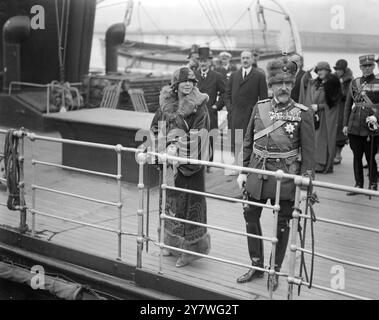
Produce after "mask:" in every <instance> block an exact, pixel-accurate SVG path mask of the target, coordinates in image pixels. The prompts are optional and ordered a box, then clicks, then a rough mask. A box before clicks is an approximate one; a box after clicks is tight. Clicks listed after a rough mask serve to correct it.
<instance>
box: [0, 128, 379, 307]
mask: <svg viewBox="0 0 379 320" xmlns="http://www.w3.org/2000/svg"><path fill="white" fill-rule="evenodd" d="M0 133H3V134H5V133H7V130H3V129H0ZM14 135H15V136H17V137H19V138H20V140H21V143H20V153H19V160H20V163H21V164H22V167H23V161H24V138H25V137H27V138H28V139H29V140H30V141H31V142H34V141H36V140H42V141H50V142H56V143H67V144H73V145H81V146H87V147H94V148H102V149H107V150H113V151H115V152H116V154H117V174H108V173H104V172H98V171H92V170H85V169H80V168H76V167H70V166H64V165H60V164H55V163H50V162H44V161H39V160H36V159H32V160H31V163H32V165H33V184H32V185H31V188H32V207H31V208H27V207H26V205H20V206H19V208H18V209H19V210H20V232H25V231H26V230H25V226H26V212H29V213H31V215H32V230H31V235H32V236H35V216H36V215H41V216H46V217H50V218H55V219H59V220H62V221H66V222H71V223H75V224H79V225H83V226H87V227H91V228H95V229H99V230H103V231H108V232H112V233H116V234H117V240H118V241H117V259H118V260H121V252H122V235H131V234H130V233H126V232H124V231H123V230H122V208H123V205H122V188H121V154H122V152H133V153H135V154H136V155H137V163H138V166H139V177H138V178H139V179H138V185H137V186H138V194H139V202H138V209H137V218H138V233H137V234H136V235H135V236H136V238H137V239H136V241H137V263H136V267H137V268H142V250H143V244H144V243H148V242H152V243H153V244H154V245H156V246H158V247H159V248H160V255H159V271H158V272H159V273H163V271H162V269H163V268H162V267H163V254H162V251H163V250H162V249H164V248H166V249H170V250H174V251H177V252H181V253H187V254H191V255H194V256H198V257H202V258H206V259H210V260H213V261H217V262H221V263H226V264H230V265H235V266H240V267H245V268H250V269H255V270H259V271H263V272H266V273H268V274H269V277H274V276H275V275H278V276H279V277H286V278H287V282H288V291H287V299H289V300H292V299H293V286H294V285H298V286H301V285H307V286H308V285H309V283H307V282H306V281H304V280H303V279H302V278H300V277H299V276H296V275H295V268H296V252H303V253H306V254H312V252H311V251H310V250H306V249H304V248H302V247H299V246H297V245H296V241H297V230H298V225H299V219H300V218H304V219H310V218H311V217H310V216H307V215H303V214H301V210H300V203H301V187H308V186H309V185H310V183H312V184H313V186H316V187H320V188H326V189H332V190H338V191H354V192H357V193H359V194H364V195H368V196H375V197H379V192H378V191H373V190H367V189H360V188H355V187H349V186H344V185H339V184H333V183H327V182H322V181H316V180H312V182H311V181H310V178H309V177H304V176H298V175H293V174H287V173H284V172H283V171H282V170H278V171H266V170H260V169H253V168H245V167H240V166H235V165H228V164H223V163H218V162H209V161H205V160H198V159H188V158H181V157H176V156H171V155H168V154H165V153H156V152H152V151H151V150H150V149H148V150H141V149H138V148H129V147H124V146H122V145H120V144H117V145H108V144H101V143H94V142H86V141H79V140H70V139H60V138H53V137H48V136H41V135H36V134H34V133H32V132H28V131H26V130H24V129H21V130H18V131H15V132H14ZM152 157H157V158H158V159H159V160H160V163H162V164H163V174H162V184H161V185H160V188H161V190H162V213H161V214H160V221H159V224H160V234H159V235H158V237H159V239H158V240H154V239H152V238H150V237H149V236H146V235H145V234H144V212H145V211H144V188H145V186H144V170H143V167H144V165H145V164H146V163H147V162H148V161H149V160H151V158H152ZM169 162H171V163H174V164H179V163H187V164H195V165H196V164H197V165H205V166H211V167H216V168H223V169H231V170H237V171H239V172H246V173H255V174H265V175H267V176H272V177H275V179H276V197H275V204H274V205H267V204H261V203H255V202H252V201H247V200H243V199H235V198H231V197H227V196H222V195H217V194H212V193H207V192H200V191H195V190H189V189H183V188H177V187H174V186H169V185H167V167H168V165H169ZM36 165H42V166H50V167H56V168H63V169H67V170H71V171H75V172H82V173H88V174H92V175H97V176H103V177H108V178H112V179H115V180H117V185H118V202H117V203H116V202H109V201H105V200H100V199H94V198H90V197H86V196H83V195H78V194H74V193H69V192H64V191H60V190H55V189H51V188H46V187H43V186H39V185H37V181H36V176H37V175H36ZM21 173H22V174H20V182H19V185H20V198H21V199H24V196H25V182H24V181H23V180H24V174H23V168H21ZM283 179H292V180H294V183H295V186H296V191H295V204H294V211H293V214H292V217H293V219H292V230H291V239H290V259H289V272H288V274H286V273H282V272H276V271H275V250H276V244H277V242H278V239H277V238H276V234H277V222H278V213H279V210H280V205H279V200H280V192H281V181H282V180H283ZM1 181H4V182H5V179H2V178H1ZM37 190H40V191H46V192H52V193H55V194H61V195H65V196H69V197H75V198H79V199H82V200H87V201H91V202H98V203H102V204H105V205H110V206H115V207H117V208H118V213H119V214H118V229H112V228H108V227H103V226H99V225H97V224H92V223H86V222H83V221H78V220H73V219H69V218H64V217H59V216H56V215H52V214H49V213H46V212H42V211H39V210H36V209H35V208H36V191H37ZM167 190H175V191H181V192H186V193H190V194H197V195H203V196H206V197H210V198H214V199H218V200H223V201H232V202H235V203H244V204H249V205H255V206H260V207H262V208H267V209H272V210H273V212H274V227H273V232H272V237H264V236H257V235H253V234H248V233H245V232H240V231H236V230H231V229H228V228H223V227H219V226H215V225H210V224H203V223H199V222H195V221H190V220H185V219H179V218H176V217H172V216H169V215H166V214H165V206H166V196H167V194H166V192H167ZM22 203H25V202H22ZM0 205H5V206H6V204H3V203H0ZM166 219H167V220H173V221H178V222H183V223H187V224H193V225H197V226H203V227H206V228H210V229H214V230H218V231H223V232H226V233H230V234H236V235H241V236H245V237H252V238H257V239H262V240H264V241H268V242H271V245H272V257H273V258H272V259H271V263H270V266H269V268H268V269H267V268H259V267H255V266H251V265H246V264H243V263H239V262H235V261H231V260H227V259H223V258H219V257H215V256H211V255H204V254H200V253H196V252H193V251H188V250H184V249H180V248H176V247H171V246H169V245H166V244H164V242H163V238H164V237H163V235H164V221H165V220H166ZM317 221H319V222H324V223H328V224H333V225H338V226H342V227H348V228H355V229H359V230H363V231H368V232H373V233H377V234H379V229H375V228H370V227H366V226H362V225H357V224H352V223H345V222H341V221H336V220H331V219H326V218H322V217H317ZM314 254H315V256H317V257H320V258H323V259H326V260H331V261H335V262H339V263H342V264H347V265H350V266H355V267H359V268H363V269H366V270H370V271H379V267H375V266H370V265H366V264H360V263H356V262H352V261H347V260H342V259H339V258H335V257H331V256H328V255H325V254H322V253H319V252H315V253H314ZM312 288H314V289H318V290H321V291H327V292H330V293H334V294H338V295H342V296H345V297H349V298H354V299H362V300H369V299H370V298H368V297H363V296H360V295H356V294H353V293H349V292H346V291H340V290H335V289H332V288H328V287H325V286H321V285H318V284H312ZM269 297H270V298H271V299H272V298H273V288H272V282H271V281H269Z"/></svg>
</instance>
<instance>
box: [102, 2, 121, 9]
mask: <svg viewBox="0 0 379 320" xmlns="http://www.w3.org/2000/svg"><path fill="white" fill-rule="evenodd" d="M121 4H125V1H123V2H117V3H112V4H107V5H103V6H100V7H97V8H96V10H98V9H105V8H109V7H115V6H119V5H121Z"/></svg>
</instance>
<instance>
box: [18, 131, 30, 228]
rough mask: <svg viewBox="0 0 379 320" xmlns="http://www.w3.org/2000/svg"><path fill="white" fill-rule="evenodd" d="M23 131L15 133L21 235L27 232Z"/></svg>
mask: <svg viewBox="0 0 379 320" xmlns="http://www.w3.org/2000/svg"><path fill="white" fill-rule="evenodd" d="M24 130H25V129H24V128H21V130H20V131H19V132H18V133H17V134H18V137H19V139H20V153H19V156H18V162H19V165H20V177H19V178H20V181H19V183H18V186H19V191H20V226H19V230H20V232H21V233H24V232H26V231H27V230H28V225H27V224H26V203H25V181H24V179H25V175H24V163H25V152H24V143H25V141H24V135H25V131H24Z"/></svg>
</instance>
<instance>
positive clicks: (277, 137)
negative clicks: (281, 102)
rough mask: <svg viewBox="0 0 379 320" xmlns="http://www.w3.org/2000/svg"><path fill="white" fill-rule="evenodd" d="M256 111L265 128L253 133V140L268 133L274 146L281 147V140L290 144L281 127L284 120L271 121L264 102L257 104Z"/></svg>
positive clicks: (268, 109)
mask: <svg viewBox="0 0 379 320" xmlns="http://www.w3.org/2000/svg"><path fill="white" fill-rule="evenodd" d="M258 111H259V116H260V118H261V120H262V122H263V125H264V126H265V129H263V130H262V131H259V132H258V133H256V134H254V141H256V140H258V139H259V138H262V137H264V136H266V135H268V134H270V137H271V139H272V140H273V141H274V142H275V144H276V146H277V147H278V148H279V149H282V148H281V147H282V145H283V142H285V143H284V145H291V143H292V142H291V140H290V139H289V138H288V137H287V135H286V134H285V132H284V131H283V129H282V128H281V127H282V126H283V125H284V124H285V123H286V121H284V120H277V121H275V122H274V123H273V122H272V121H271V119H270V116H269V112H270V108H267V105H266V104H264V103H262V104H259V105H258Z"/></svg>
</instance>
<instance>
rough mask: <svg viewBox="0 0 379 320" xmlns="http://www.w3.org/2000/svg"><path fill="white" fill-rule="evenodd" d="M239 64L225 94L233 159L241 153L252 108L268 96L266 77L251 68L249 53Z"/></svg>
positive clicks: (244, 54)
mask: <svg viewBox="0 0 379 320" xmlns="http://www.w3.org/2000/svg"><path fill="white" fill-rule="evenodd" d="M241 63H242V67H241V68H240V69H239V70H237V71H235V72H233V73H232V75H231V76H230V79H229V82H228V84H227V89H226V94H225V104H226V108H227V110H228V112H231V114H232V127H231V147H232V151H233V152H234V154H235V157H237V156H238V154H239V153H240V151H241V147H242V143H243V137H244V135H245V132H246V128H247V125H248V123H249V120H250V116H251V112H252V110H253V107H254V106H255V104H256V103H257V101H258V100H263V99H266V98H267V95H268V94H267V83H266V77H265V75H264V73H262V72H260V71H258V70H257V69H256V68H254V67H253V66H252V63H253V58H252V52H251V51H243V52H242V53H241Z"/></svg>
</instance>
